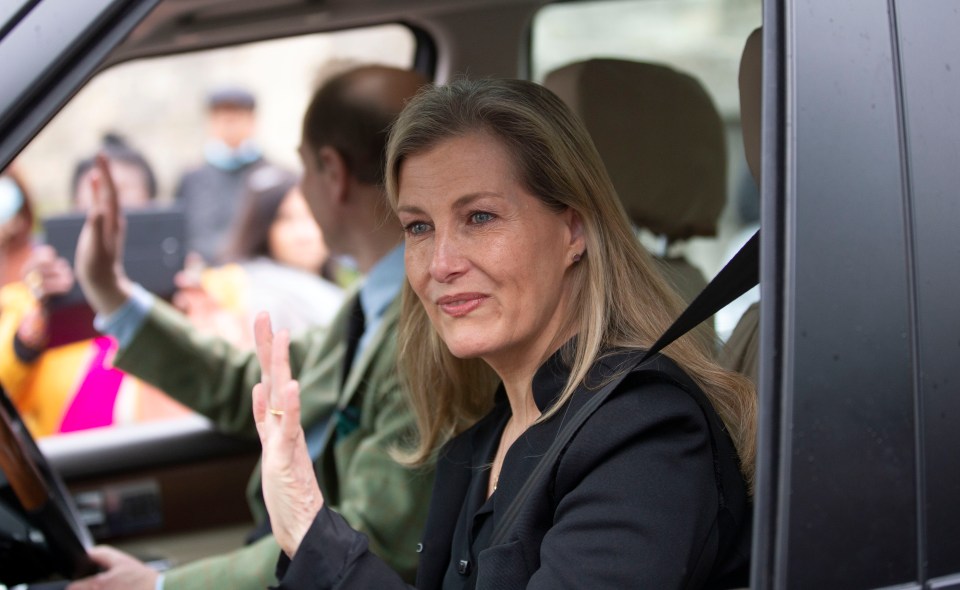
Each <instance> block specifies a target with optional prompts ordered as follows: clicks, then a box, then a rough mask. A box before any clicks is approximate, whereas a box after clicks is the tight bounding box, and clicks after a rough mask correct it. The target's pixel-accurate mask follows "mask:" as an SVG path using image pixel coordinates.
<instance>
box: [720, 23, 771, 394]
mask: <svg viewBox="0 0 960 590" xmlns="http://www.w3.org/2000/svg"><path fill="white" fill-rule="evenodd" d="M762 49H763V33H762V30H761V29H759V28H758V29H755V30H754V31H753V32H752V33H750V35H749V36H748V37H747V42H746V44H745V45H744V48H743V55H742V56H741V58H740V121H741V125H742V127H743V150H744V154H745V155H746V158H747V166H748V167H749V168H750V173H751V174H752V175H753V178H754V180H755V181H756V182H757V186H760V153H761V152H760V122H761V119H760V106H761V104H762V103H761V79H762V74H763V64H762V56H763V52H762ZM759 351H760V303H759V302H757V303H753V304H752V305H751V306H750V307H748V308H747V310H746V311H745V312H744V313H743V315H742V316H741V317H740V321H739V322H737V325H736V327H735V328H734V329H733V332H732V333H731V334H730V338H729V339H728V340H727V342H726V344H724V346H723V350H722V351H721V353H720V363H721V364H722V365H723V366H724V367H725V368H727V369H730V370H731V371H737V372H739V373H743V374H744V375H746V376H747V377H749V378H750V379H751V380H752V381H753V382H754V383H756V382H757V363H758V355H759Z"/></svg>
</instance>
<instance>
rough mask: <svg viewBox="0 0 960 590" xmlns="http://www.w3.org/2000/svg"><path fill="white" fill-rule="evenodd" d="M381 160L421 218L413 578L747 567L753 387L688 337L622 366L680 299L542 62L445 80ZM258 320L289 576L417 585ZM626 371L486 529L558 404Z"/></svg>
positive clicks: (403, 218)
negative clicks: (431, 482) (384, 541)
mask: <svg viewBox="0 0 960 590" xmlns="http://www.w3.org/2000/svg"><path fill="white" fill-rule="evenodd" d="M385 179H386V186H387V193H388V196H389V199H390V201H391V204H392V205H393V207H394V208H395V210H396V211H397V214H398V217H399V219H400V222H401V224H402V225H403V227H404V229H405V234H406V238H405V239H406V251H405V262H406V273H407V284H406V285H405V287H404V289H405V291H404V306H403V310H402V315H401V325H400V335H399V343H400V365H401V370H402V371H401V372H402V374H403V376H404V378H405V379H406V380H407V385H408V388H407V390H408V391H409V392H410V395H411V403H412V406H413V408H414V412H415V414H416V416H417V420H418V427H419V447H418V448H417V449H416V450H415V451H414V452H413V453H412V454H411V455H408V456H405V457H404V458H405V459H407V460H408V461H411V462H413V463H422V462H425V461H427V460H430V459H432V458H436V461H437V478H436V485H435V489H434V495H433V499H432V501H431V505H430V515H429V517H428V520H427V524H426V528H425V530H424V532H423V536H422V544H421V546H420V565H419V569H418V577H417V587H418V588H430V589H434V588H443V589H452V588H473V587H475V588H562V587H567V588H569V587H583V588H627V587H631V588H634V587H635V588H680V587H683V588H723V587H735V586H742V585H745V584H746V582H747V570H748V556H749V550H750V519H749V516H750V507H749V505H750V501H749V488H750V482H751V480H752V475H753V462H754V437H755V428H756V426H755V425H756V399H755V394H754V392H753V390H752V387H751V386H750V384H749V382H748V381H747V380H746V379H744V378H743V377H741V376H739V375H736V374H734V373H731V372H728V371H725V370H723V369H721V368H720V367H718V366H717V365H716V364H714V363H713V362H712V361H711V360H710V357H709V355H708V353H707V351H705V350H702V349H701V348H700V345H698V343H697V342H696V341H695V339H692V338H689V337H685V338H681V339H680V340H678V341H677V342H675V343H674V344H672V345H671V346H670V347H668V348H667V349H666V351H665V353H664V354H661V355H658V356H657V357H656V359H655V361H653V362H652V363H651V364H650V365H649V366H651V367H653V372H651V371H643V372H640V371H637V372H631V373H629V374H627V375H625V376H624V375H622V374H621V373H622V372H623V371H624V369H623V368H622V367H624V366H626V364H627V363H628V362H631V361H636V360H638V359H639V357H640V355H641V354H642V351H643V350H644V349H646V348H648V347H649V346H651V344H652V343H653V342H654V341H655V340H656V339H657V337H658V336H659V335H660V333H661V332H662V331H663V330H664V329H666V327H667V326H668V325H669V324H670V322H671V321H672V319H673V318H674V317H675V316H676V315H678V313H679V311H680V307H679V305H678V299H677V297H676V295H675V294H674V293H672V292H671V291H670V289H669V288H668V287H667V286H666V285H665V284H664V282H663V280H662V279H661V278H660V275H659V274H658V272H657V271H656V269H655V267H654V266H653V263H652V262H651V259H650V257H649V255H648V254H647V253H646V252H645V251H644V250H643V249H642V248H641V247H640V245H639V244H638V243H637V240H636V239H635V238H634V235H633V233H632V231H631V229H630V225H629V223H628V221H627V217H626V215H625V214H624V211H623V209H622V207H621V205H620V201H619V199H618V198H617V195H616V194H615V191H614V189H613V187H612V185H611V183H610V180H609V178H608V177H607V174H606V172H605V170H604V167H603V164H602V163H601V160H600V157H599V155H598V154H597V151H596V149H595V147H594V146H593V143H592V142H591V140H590V138H589V136H588V134H587V132H586V131H585V129H584V127H583V125H582V124H581V123H580V121H579V120H578V119H577V118H576V117H575V116H574V115H573V114H572V113H571V112H570V111H569V110H568V109H567V107H566V106H564V104H563V103H562V102H561V101H560V100H559V99H558V98H557V97H556V96H555V95H553V94H552V93H551V92H549V91H548V90H546V89H545V88H543V87H541V86H538V85H536V84H534V83H531V82H526V81H518V80H483V81H458V82H454V83H452V84H449V85H446V86H439V87H435V88H432V89H429V90H427V91H425V92H422V93H421V94H419V95H418V96H417V97H416V98H415V99H414V100H412V101H411V102H410V103H409V105H408V106H407V107H406V109H405V110H404V112H403V113H402V114H401V116H400V118H399V119H398V121H397V123H396V125H395V126H394V127H393V129H392V131H391V136H390V142H389V144H388V152H387V165H386V174H385ZM257 332H258V341H259V349H260V358H261V364H263V365H264V366H267V365H269V367H270V369H269V373H270V374H271V376H272V378H270V379H268V380H266V381H265V382H264V383H262V384H260V385H258V386H257V387H256V388H255V389H254V415H255V417H256V421H257V423H258V429H259V432H260V437H261V442H262V444H263V455H264V457H263V467H264V478H263V483H264V497H265V499H266V503H267V507H268V509H269V511H270V517H271V522H272V524H273V530H274V534H275V535H276V537H277V539H278V541H279V544H280V546H281V548H283V551H284V553H285V556H283V557H282V558H281V564H280V568H279V570H278V573H279V574H280V576H281V583H280V586H279V587H280V588H306V587H314V586H316V587H327V586H333V585H336V587H338V588H372V587H376V588H394V587H396V588H399V587H403V584H402V582H401V581H400V579H399V578H398V577H397V576H396V575H395V574H394V573H393V572H391V571H390V570H389V568H387V567H386V566H385V565H384V564H383V563H382V562H381V561H379V560H378V559H377V558H376V557H375V556H374V555H373V554H372V553H370V552H369V551H368V550H367V548H366V539H365V537H364V536H363V535H361V534H359V533H357V532H355V531H353V530H352V529H350V528H349V526H347V524H346V523H345V521H344V520H343V519H342V518H340V517H339V516H338V515H337V514H336V513H335V512H333V511H332V510H331V509H329V508H328V507H326V506H325V504H324V501H323V497H322V495H321V493H320V490H319V488H318V487H317V484H316V481H315V478H314V476H313V474H312V466H311V465H310V463H309V461H308V459H307V454H306V450H305V446H304V443H303V434H302V430H301V429H300V423H299V397H298V387H297V385H296V383H295V382H293V381H290V378H289V370H288V368H287V359H286V354H287V353H286V342H287V337H286V335H285V334H284V333H283V332H281V333H279V334H277V336H276V337H273V336H272V334H271V333H270V329H269V322H268V320H267V318H265V317H261V318H259V319H258V326H257ZM270 347H272V349H270V350H268V349H269V348H270ZM266 372H267V371H266V370H265V373H266ZM651 375H653V376H651ZM615 377H622V378H623V379H622V381H621V382H620V383H619V385H617V386H616V387H615V389H614V390H613V393H612V394H611V395H610V397H608V398H607V399H606V400H605V401H604V403H603V404H602V405H601V406H600V407H599V409H598V410H597V411H596V412H595V413H594V414H592V415H591V417H590V418H589V419H588V420H587V421H586V422H585V423H584V424H583V426H582V427H581V428H580V429H579V430H578V431H577V433H576V434H575V435H574V436H573V438H572V439H571V441H570V442H569V444H568V445H567V446H566V447H565V449H564V451H563V452H562V453H561V454H560V455H559V456H558V458H557V459H556V460H555V464H553V465H552V466H551V469H550V470H549V474H550V477H549V478H547V479H546V481H544V482H542V483H540V484H538V486H539V487H537V488H536V489H534V490H533V493H532V494H531V495H529V496H527V500H526V501H525V503H524V504H523V505H522V506H521V507H520V510H519V513H518V517H517V519H516V520H515V521H514V524H513V526H512V527H511V528H510V529H509V530H508V534H507V536H506V538H507V542H506V543H505V544H497V545H491V541H492V537H493V531H494V526H495V523H496V522H497V521H498V519H500V518H502V517H503V514H504V512H505V511H506V510H507V508H508V507H509V506H510V505H511V502H512V501H513V499H514V498H515V497H516V496H517V494H518V491H519V490H520V488H521V487H522V486H523V485H524V482H525V481H526V480H527V479H528V476H529V475H530V473H531V471H532V470H533V469H534V467H535V466H536V465H537V464H538V462H539V461H540V457H542V456H543V455H544V453H545V451H546V450H547V448H548V447H549V446H550V443H551V442H552V441H553V440H554V439H555V438H556V436H557V432H558V430H559V429H560V427H561V426H562V425H563V424H564V421H565V420H566V419H569V417H570V416H573V415H574V413H575V412H576V411H577V410H578V409H579V408H580V407H581V406H582V405H583V403H584V402H585V401H586V400H587V399H589V398H590V396H591V395H592V394H594V393H595V392H596V391H597V390H598V389H600V387H601V386H602V385H603V384H604V383H606V382H609V381H610V380H611V379H613V378H615ZM498 382H499V385H497V383H498Z"/></svg>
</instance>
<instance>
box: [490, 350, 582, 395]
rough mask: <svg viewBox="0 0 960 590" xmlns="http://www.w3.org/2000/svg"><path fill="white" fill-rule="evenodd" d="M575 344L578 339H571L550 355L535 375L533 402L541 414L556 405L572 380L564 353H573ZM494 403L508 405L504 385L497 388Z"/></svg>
mask: <svg viewBox="0 0 960 590" xmlns="http://www.w3.org/2000/svg"><path fill="white" fill-rule="evenodd" d="M575 343H576V337H574V338H572V339H570V340H569V341H568V342H567V343H566V344H564V345H563V346H561V347H560V348H559V349H557V351H556V352H554V353H553V354H552V355H550V357H549V358H548V359H547V360H545V361H544V362H543V364H542V365H540V368H538V369H537V372H536V373H534V374H533V383H532V385H531V387H532V389H533V401H534V403H536V404H537V409H539V410H540V412H541V413H543V412H546V411H547V409H548V408H549V407H550V406H552V405H553V404H554V402H555V401H556V400H557V397H559V396H560V392H561V391H563V387H564V386H565V385H566V384H567V379H569V378H570V367H569V366H568V365H567V363H566V360H565V359H564V353H565V351H568V350H569V352H570V353H572V352H573V345H574V344H575ZM494 403H497V404H500V403H504V404H506V403H508V401H507V391H506V389H504V387H503V383H501V384H500V385H499V386H498V387H497V392H496V394H495V395H494Z"/></svg>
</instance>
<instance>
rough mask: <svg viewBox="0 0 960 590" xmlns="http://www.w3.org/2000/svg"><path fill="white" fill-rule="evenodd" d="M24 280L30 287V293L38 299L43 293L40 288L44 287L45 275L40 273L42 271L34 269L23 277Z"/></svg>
mask: <svg viewBox="0 0 960 590" xmlns="http://www.w3.org/2000/svg"><path fill="white" fill-rule="evenodd" d="M23 282H24V283H25V284H26V285H27V288H28V289H30V293H31V294H32V295H33V296H34V297H36V298H37V299H39V298H40V296H41V295H42V294H43V293H42V292H41V291H40V289H42V288H43V275H41V274H40V271H38V270H36V269H34V270H31V271H30V272H28V273H27V276H25V277H23Z"/></svg>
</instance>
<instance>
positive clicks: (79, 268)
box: [74, 154, 130, 314]
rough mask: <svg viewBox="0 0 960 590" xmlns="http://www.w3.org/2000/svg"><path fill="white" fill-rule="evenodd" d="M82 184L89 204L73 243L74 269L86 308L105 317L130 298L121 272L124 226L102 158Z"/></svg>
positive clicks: (114, 191)
mask: <svg viewBox="0 0 960 590" xmlns="http://www.w3.org/2000/svg"><path fill="white" fill-rule="evenodd" d="M83 185H84V187H85V190H88V191H89V193H90V195H91V196H92V204H91V206H90V208H89V209H88V210H87V222H86V223H85V224H84V225H83V229H82V230H81V231H80V238H79V239H78V240H77V256H76V261H75V263H74V267H75V268H76V272H77V280H78V281H79V282H80V287H81V288H82V289H83V294H84V295H85V296H86V298H87V301H88V302H89V303H90V306H91V307H93V309H94V311H96V312H97V313H104V314H109V313H112V312H114V311H116V310H117V308H119V307H120V306H121V305H123V304H124V303H126V301H127V299H128V298H129V297H130V280H129V279H128V278H127V275H126V273H125V272H124V271H123V239H124V228H125V223H124V218H123V213H122V212H121V211H120V203H119V201H118V199H117V191H116V188H115V187H114V185H113V178H112V177H111V176H110V170H109V167H108V164H107V158H106V156H104V155H103V154H98V155H97V165H96V168H94V169H93V170H92V171H91V173H90V174H89V175H88V176H87V177H86V178H85V179H84V180H83Z"/></svg>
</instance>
